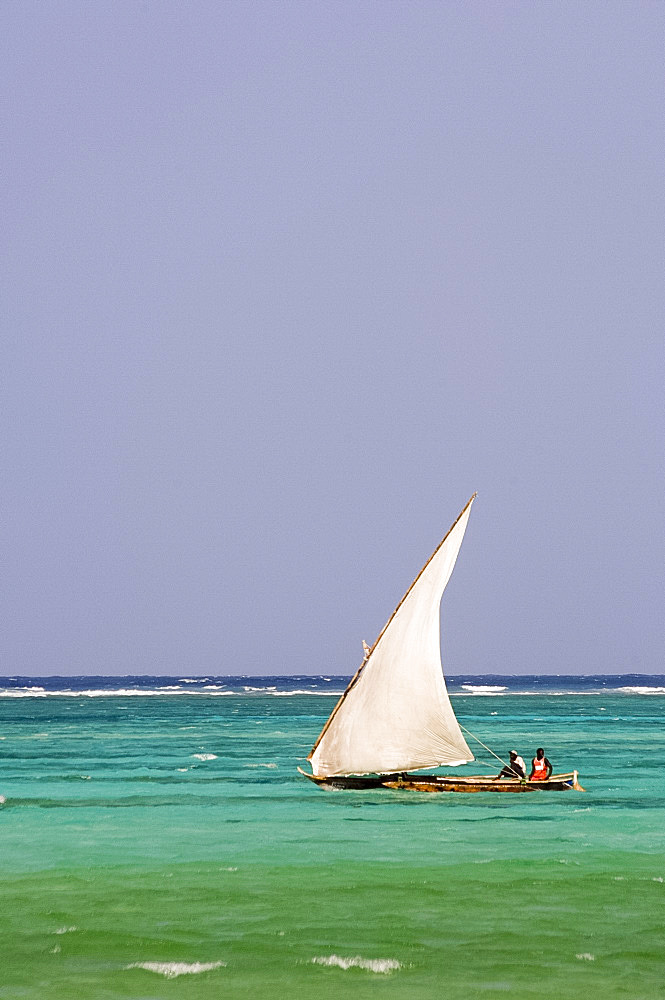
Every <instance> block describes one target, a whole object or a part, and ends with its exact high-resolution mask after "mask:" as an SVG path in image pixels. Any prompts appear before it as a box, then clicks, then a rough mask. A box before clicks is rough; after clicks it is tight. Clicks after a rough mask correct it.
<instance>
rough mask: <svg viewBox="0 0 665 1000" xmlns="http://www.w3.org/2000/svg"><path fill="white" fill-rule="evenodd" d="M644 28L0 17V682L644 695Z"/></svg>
mask: <svg viewBox="0 0 665 1000" xmlns="http://www.w3.org/2000/svg"><path fill="white" fill-rule="evenodd" d="M664 29H665V4H663V3H662V2H639V0H632V2H623V0H622V2H608V0H603V2H600V3H594V2H591V0H584V2H577V3H566V2H556V3H552V2H540V3H539V2H533V0H528V2H494V0H491V2H490V0H487V2H484V3H476V2H468V0H465V2H439V3H419V2H413V0H409V2H408V3H402V2H387V0H386V2H380V3H379V2H354V3H351V2H347V3H342V2H334V3H333V2H318V3H317V2H310V0H307V2H281V3H270V2H251V3H250V2H242V3H241V2H221V3H220V2H210V3H180V2H177V3H175V2H174V3H168V2H159V3H157V2H152V0H150V2H143V3H141V2H136V3H127V2H117V0H114V2H108V3H103V2H95V3H89V2H86V3H76V2H65V0H58V2H55V3H49V2H43V0H39V2H27V0H20V2H10V0H7V2H5V3H4V4H3V5H2V8H1V10H0V46H1V52H0V73H1V74H2V81H3V91H4V94H5V99H6V100H5V105H4V106H5V112H4V117H5V122H4V126H3V136H4V138H3V142H4V151H3V153H2V166H3V171H4V175H5V177H4V183H3V186H2V188H3V200H4V202H5V204H4V207H3V210H2V211H3V223H2V230H3V237H4V240H3V242H4V254H3V272H2V283H3V292H2V300H3V309H2V314H3V335H2V348H1V352H0V366H1V370H2V380H3V390H2V407H3V409H2V413H3V418H2V459H1V468H0V477H1V482H2V490H3V493H4V509H5V513H4V515H3V524H2V532H3V536H4V539H3V543H2V551H3V571H2V592H3V597H2V603H1V606H0V623H1V626H2V628H1V634H2V641H1V660H0V673H2V674H10V675H11V674H17V673H23V674H49V673H62V674H71V673H93V674H94V673H108V674H123V673H144V672H145V673H176V674H182V675H191V674H193V673H198V674H208V673H213V672H214V673H255V674H259V673H276V674H288V673H300V672H302V673H308V672H311V673H336V674H344V673H350V672H352V671H353V670H355V669H356V667H357V666H358V663H359V661H360V658H361V653H362V650H361V642H360V641H361V639H362V638H365V639H367V640H368V641H369V642H371V641H373V640H374V639H375V638H376V635H377V634H378V631H379V630H380V628H381V627H382V626H383V624H384V622H385V620H386V619H387V618H388V616H389V615H390V613H391V612H392V610H393V607H394V605H395V603H396V602H397V600H398V599H399V598H400V597H401V595H402V593H403V592H404V590H405V589H406V587H407V586H408V584H409V583H410V582H411V580H412V579H413V577H414V576H415V574H416V573H417V571H418V570H419V569H420V566H421V564H422V563H423V562H424V560H425V559H426V558H427V557H428V556H429V554H430V552H431V550H432V549H433V548H434V546H435V545H436V544H437V543H438V542H439V540H440V538H441V537H442V536H443V534H444V533H445V532H446V531H447V529H448V527H449V526H450V524H451V522H452V521H453V520H454V518H455V517H456V516H457V514H458V513H459V511H460V510H461V508H462V506H463V505H464V504H465V503H466V501H467V499H468V497H469V496H470V495H471V493H472V492H473V491H474V490H478V493H479V496H478V500H477V502H476V504H475V506H474V510H473V514H472V516H471V520H470V523H469V529H468V531H467V536H466V539H465V542H464V545H463V547H462V552H461V555H460V560H459V562H458V566H457V569H456V571H455V574H454V575H453V578H452V581H451V583H450V586H449V589H448V592H447V594H446V597H445V599H444V613H443V659H444V665H445V668H446V669H447V671H448V672H449V673H452V674H455V673H484V672H498V673H530V672H538V671H542V672H544V673H593V672H622V671H626V672H629V671H632V672H637V671H644V672H659V671H663V670H665V656H664V654H665V639H664V633H665V629H664V627H663V593H664V589H665V588H664V583H665V579H664V577H665V572H664V569H663V567H664V565H665V551H664V549H665V545H664V540H665V526H664V511H663V486H664V476H663V473H664V468H663V444H664V439H665V421H664V419H663V375H664V372H665V352H664V348H663V330H664V323H663V320H664V318H665V308H664V305H665V293H664V282H663V277H664V270H663V263H664V260H663V247H664V216H665V212H664V202H665V184H664V176H663V173H664V172H663V163H664V150H665V130H664V107H665V86H664V80H665V73H664V70H663V51H664V43H665V30H664Z"/></svg>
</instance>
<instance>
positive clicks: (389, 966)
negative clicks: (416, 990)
mask: <svg viewBox="0 0 665 1000" xmlns="http://www.w3.org/2000/svg"><path fill="white" fill-rule="evenodd" d="M310 962H311V963H312V965H328V966H336V967H337V968H339V969H345V970H346V969H367V970H368V971H369V972H380V973H383V974H384V975H385V974H388V973H390V972H395V970H396V969H401V968H402V963H401V962H398V961H397V959H396V958H361V957H360V955H354V956H353V957H352V958H342V957H341V956H340V955H321V956H319V957H318V958H312V959H310Z"/></svg>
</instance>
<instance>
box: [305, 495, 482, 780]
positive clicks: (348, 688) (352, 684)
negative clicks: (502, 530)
mask: <svg viewBox="0 0 665 1000" xmlns="http://www.w3.org/2000/svg"><path fill="white" fill-rule="evenodd" d="M477 496H478V494H477V493H474V494H473V496H472V497H471V499H470V500H469V501H468V503H467V504H465V506H464V508H463V509H462V510H461V511H460V513H459V514H458V516H457V517H456V519H455V521H454V522H453V524H451V526H450V528H449V529H448V531H447V532H446V534H445V535H444V536H443V538H442V539H441V541H440V542H439V544H438V545H437V547H436V548H435V549H434V552H432V554H431V556H430V557H429V559H428V560H427V562H426V563H425V565H424V566H423V567H422V569H421V570H420V572H419V573H418V576H417V577H416V578H415V580H414V581H413V583H412V584H411V586H410V587H409V589H408V590H407V591H406V593H405V594H404V597H403V598H402V600H401V601H400V602H399V604H398V605H397V607H396V608H395V610H394V611H393V613H392V615H391V616H390V618H389V619H388V621H387V622H386V624H385V625H384V626H383V628H382V629H381V632H380V633H379V637H378V638H377V640H376V641H375V643H374V645H373V646H372V648H371V649H370V651H369V653H368V655H367V658H366V659H365V660H363V662H362V663H361V664H360V666H359V667H358V669H357V670H356V672H355V674H354V675H353V677H352V678H351V680H350V681H349V683H348V684H347V686H346V689H345V691H344V693H343V694H342V696H341V697H340V699H339V701H338V702H337V704H336V705H335V707H334V708H333V710H332V712H331V713H330V715H329V717H328V721H327V722H326V724H325V726H324V727H323V729H322V730H321V732H320V733H319V738H318V739H317V741H316V743H315V744H314V746H313V747H312V749H311V750H310V752H309V754H308V755H307V760H311V759H312V756H313V755H314V753H315V751H316V748H317V747H318V745H319V743H320V742H321V740H322V739H323V737H324V736H325V734H326V732H327V730H328V727H329V725H330V723H331V722H332V720H333V719H334V718H335V716H336V715H337V713H338V712H339V710H340V708H341V707H342V704H343V702H344V700H345V699H346V697H347V695H348V694H349V692H350V691H351V690H352V688H354V687H355V685H356V684H357V683H358V679H359V678H360V675H361V673H362V672H363V670H364V669H365V667H366V666H367V664H368V663H369V661H370V660H371V658H372V653H373V652H374V650H375V649H376V647H377V646H378V645H379V643H380V642H381V639H382V637H383V635H384V633H385V632H386V629H387V628H388V626H389V625H390V623H391V622H392V620H393V618H394V617H395V615H396V614H397V612H398V611H399V609H400V608H401V607H402V605H403V604H404V601H405V600H406V599H407V597H408V596H409V594H410V593H411V591H412V590H413V588H414V587H415V585H416V584H417V583H418V580H419V579H420V577H421V576H422V575H423V573H424V572H425V570H426V569H427V567H428V566H429V564H430V563H431V561H432V559H433V558H434V556H435V555H436V554H437V552H438V551H439V549H440V548H441V546H442V545H443V544H444V542H445V541H446V539H447V538H448V536H449V535H450V533H451V531H453V530H454V528H455V527H456V526H457V523H458V522H459V520H460V518H462V517H463V516H464V514H465V513H466V512H467V510H468V509H469V507H470V506H471V504H472V503H473V501H474V500H475V499H476V497H477Z"/></svg>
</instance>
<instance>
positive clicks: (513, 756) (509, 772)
mask: <svg viewBox="0 0 665 1000" xmlns="http://www.w3.org/2000/svg"><path fill="white" fill-rule="evenodd" d="M525 777H526V766H525V764H524V761H523V760H522V758H521V757H520V756H518V753H517V750H511V751H510V764H509V765H508V764H507V765H506V766H505V767H504V768H502V770H501V771H500V772H499V774H498V775H497V778H525Z"/></svg>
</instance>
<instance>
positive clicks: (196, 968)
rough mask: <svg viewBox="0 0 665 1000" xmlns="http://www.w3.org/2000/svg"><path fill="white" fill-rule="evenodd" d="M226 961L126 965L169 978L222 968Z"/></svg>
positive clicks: (127, 967) (135, 963)
mask: <svg viewBox="0 0 665 1000" xmlns="http://www.w3.org/2000/svg"><path fill="white" fill-rule="evenodd" d="M225 965H226V962H190V963H187V962H132V964H131V965H126V966H125V968H126V969H145V970H146V971H147V972H156V973H157V974H158V975H160V976H165V977H166V978H167V979H176V978H177V976H193V975H196V973H198V972H210V970H211V969H220V968H222V966H225Z"/></svg>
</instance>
